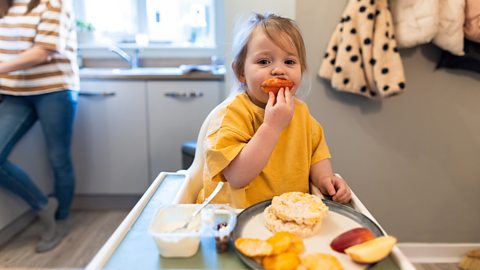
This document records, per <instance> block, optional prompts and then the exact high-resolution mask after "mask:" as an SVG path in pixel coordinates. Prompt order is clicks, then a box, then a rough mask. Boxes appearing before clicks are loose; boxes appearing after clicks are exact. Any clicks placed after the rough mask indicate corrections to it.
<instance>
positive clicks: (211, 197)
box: [170, 182, 224, 232]
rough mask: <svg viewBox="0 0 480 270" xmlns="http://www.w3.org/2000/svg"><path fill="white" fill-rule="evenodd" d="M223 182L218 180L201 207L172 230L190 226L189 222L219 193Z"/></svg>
mask: <svg viewBox="0 0 480 270" xmlns="http://www.w3.org/2000/svg"><path fill="white" fill-rule="evenodd" d="M223 184H224V182H218V184H217V186H216V187H215V190H213V192H212V193H211V194H210V196H208V198H207V199H206V200H205V201H204V202H203V203H202V204H201V205H200V207H199V208H198V209H197V210H195V212H193V214H192V215H191V216H190V217H189V218H188V219H187V220H186V221H185V223H184V224H182V226H180V227H177V228H175V229H173V230H171V231H170V232H176V231H178V230H182V229H186V228H187V227H188V224H190V222H192V220H193V218H194V217H196V216H197V215H198V214H199V213H200V211H202V209H203V208H205V206H207V205H208V204H209V203H210V202H211V201H212V200H213V198H215V196H216V195H217V193H218V192H219V191H220V190H221V189H222V187H223Z"/></svg>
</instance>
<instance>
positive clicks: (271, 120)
mask: <svg viewBox="0 0 480 270" xmlns="http://www.w3.org/2000/svg"><path fill="white" fill-rule="evenodd" d="M268 95H269V98H268V102H267V106H266V107H265V119H264V121H263V123H264V124H266V125H268V126H271V127H273V128H275V129H277V130H278V131H279V132H281V131H282V130H283V129H284V128H286V127H287V126H288V125H289V124H290V120H292V117H293V113H294V111H295V97H294V96H293V95H292V92H290V89H288V88H285V89H284V88H280V90H279V91H278V93H277V96H276V98H275V94H273V93H272V92H269V93H268Z"/></svg>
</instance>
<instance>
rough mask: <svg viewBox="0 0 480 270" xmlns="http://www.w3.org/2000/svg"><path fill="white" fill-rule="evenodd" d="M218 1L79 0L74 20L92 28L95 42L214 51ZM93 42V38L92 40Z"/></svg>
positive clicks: (81, 41) (82, 41) (90, 41)
mask: <svg viewBox="0 0 480 270" xmlns="http://www.w3.org/2000/svg"><path fill="white" fill-rule="evenodd" d="M216 1H218V0H101V1H98V0H79V1H75V2H76V4H75V7H76V13H77V18H78V19H79V20H81V21H83V22H84V23H87V24H91V25H93V27H94V29H95V38H96V40H95V41H93V40H80V43H85V42H89V43H92V42H102V41H103V42H107V43H108V42H110V43H116V44H124V43H139V42H141V43H142V44H143V45H145V43H149V44H150V45H158V46H168V47H192V48H214V47H215V43H216V42H215V39H216V35H215V16H216V14H215V10H216V8H215V6H216V4H215V2H216ZM92 38H93V37H92Z"/></svg>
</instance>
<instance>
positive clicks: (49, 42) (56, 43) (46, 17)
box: [0, 0, 79, 95]
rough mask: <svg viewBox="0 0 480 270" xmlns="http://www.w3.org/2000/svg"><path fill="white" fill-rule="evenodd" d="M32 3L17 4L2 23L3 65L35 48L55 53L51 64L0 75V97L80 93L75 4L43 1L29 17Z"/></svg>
mask: <svg viewBox="0 0 480 270" xmlns="http://www.w3.org/2000/svg"><path fill="white" fill-rule="evenodd" d="M28 3H29V0H15V1H14V3H13V5H12V7H11V8H10V9H9V10H8V12H7V14H6V15H5V16H4V17H3V18H1V19H0V62H6V61H10V60H12V59H14V58H15V57H17V55H18V54H20V53H22V52H23V51H25V50H27V49H29V48H32V47H33V46H37V47H42V48H45V49H48V50H52V51H54V54H53V55H52V58H51V60H50V61H48V62H45V63H42V64H39V65H36V66H34V67H31V68H27V69H23V70H17V71H13V72H10V73H6V74H0V94H9V95H35V94H43V93H50V92H55V91H60V90H65V89H70V90H77V91H78V90H79V76H78V66H77V58H76V51H77V40H76V39H77V38H76V32H75V18H74V16H73V8H72V2H71V0H41V1H40V4H39V5H38V6H37V7H36V8H34V9H32V10H31V11H30V12H29V13H27V14H25V13H26V11H27V5H28Z"/></svg>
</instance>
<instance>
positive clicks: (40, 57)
mask: <svg viewBox="0 0 480 270" xmlns="http://www.w3.org/2000/svg"><path fill="white" fill-rule="evenodd" d="M53 53H54V52H53V51H50V50H47V49H44V48H41V47H38V46H34V47H32V48H30V49H27V50H25V51H24V52H22V53H20V54H18V55H17V57H15V58H13V59H12V60H10V61H7V62H0V73H8V72H11V71H15V70H20V69H26V68H30V67H33V66H36V65H38V64H41V63H45V62H48V61H50V59H51V55H52V54H53Z"/></svg>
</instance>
